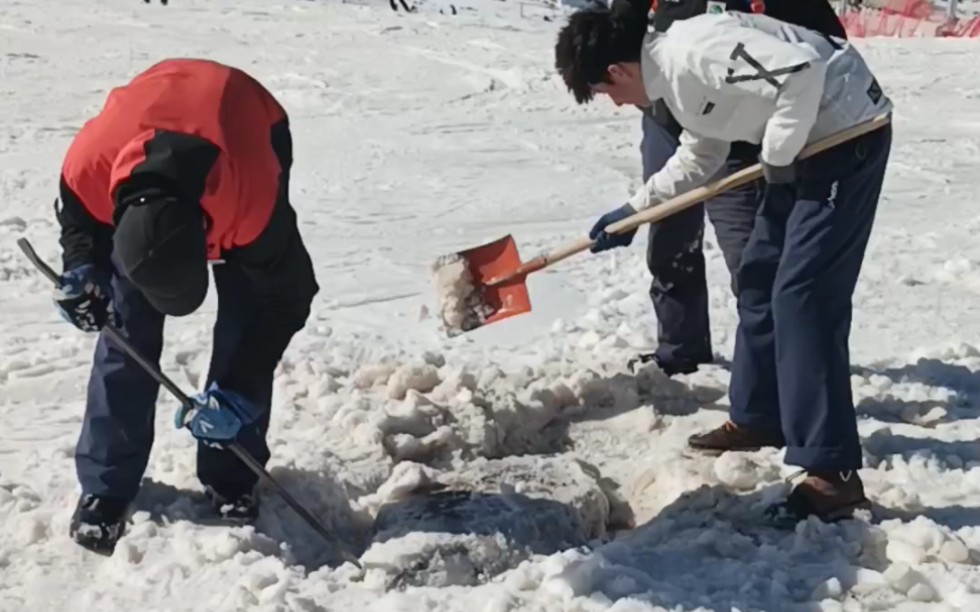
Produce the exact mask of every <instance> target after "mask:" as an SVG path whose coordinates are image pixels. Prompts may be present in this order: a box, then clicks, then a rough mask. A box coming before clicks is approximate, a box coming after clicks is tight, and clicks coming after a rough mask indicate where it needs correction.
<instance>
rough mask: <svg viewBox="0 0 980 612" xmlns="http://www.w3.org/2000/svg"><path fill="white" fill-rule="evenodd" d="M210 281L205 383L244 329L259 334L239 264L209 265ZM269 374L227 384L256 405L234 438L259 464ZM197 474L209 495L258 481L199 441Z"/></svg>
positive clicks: (235, 492) (263, 456)
mask: <svg viewBox="0 0 980 612" xmlns="http://www.w3.org/2000/svg"><path fill="white" fill-rule="evenodd" d="M214 286H215V290H216V291H217V293H218V316H217V319H216V321H215V324H214V346H213V348H212V351H211V365H210V368H209V371H208V378H207V384H206V387H207V386H210V384H211V383H212V382H213V381H214V380H216V379H220V378H223V377H224V373H225V368H227V367H228V364H230V363H231V362H232V359H231V356H232V355H233V354H234V353H235V351H237V350H238V346H239V344H240V343H241V339H242V337H243V335H244V334H247V333H261V331H260V330H256V329H249V327H250V324H253V323H255V320H254V317H253V316H251V308H250V305H251V304H252V302H253V301H254V297H253V296H252V295H251V294H250V293H249V291H248V279H247V278H246V277H245V274H244V273H243V272H242V271H241V269H239V268H238V266H236V265H234V264H231V263H226V264H221V265H217V266H215V267H214ZM272 379H273V372H272V371H270V372H268V374H267V375H264V376H263V377H262V379H261V380H259V379H256V380H253V381H251V385H250V388H248V389H233V391H235V392H238V393H241V394H242V395H243V396H244V397H245V398H246V399H248V400H249V401H250V402H252V403H253V404H254V405H255V406H257V407H258V408H259V409H260V410H261V414H260V417H259V420H258V421H257V422H256V423H255V424H253V425H251V426H247V427H243V428H242V430H241V432H240V433H239V435H238V438H237V439H236V441H237V442H238V444H239V445H241V446H242V448H244V449H245V450H246V451H248V452H249V453H250V454H251V455H252V456H253V457H255V459H256V460H257V461H258V462H259V463H260V464H262V465H263V466H264V465H265V464H266V463H267V462H268V461H269V456H270V453H269V447H268V445H267V444H266V440H265V434H266V432H267V431H268V428H269V410H270V407H271V403H272ZM197 475H198V478H199V479H200V481H201V484H203V485H204V486H205V487H206V488H207V489H209V492H210V493H211V494H216V495H217V496H219V497H221V498H222V499H224V500H228V501H234V500H237V499H238V498H240V497H242V496H243V495H250V494H251V493H252V489H253V488H254V487H255V484H256V483H257V481H258V476H256V475H255V474H254V473H253V472H252V471H251V470H250V469H249V468H248V467H247V466H246V465H245V464H244V463H242V462H241V461H239V459H238V458H237V457H236V456H235V455H234V454H233V453H232V452H231V451H229V450H224V449H218V448H212V447H210V446H207V445H206V444H204V443H203V442H199V443H198V446H197Z"/></svg>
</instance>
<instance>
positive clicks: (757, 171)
mask: <svg viewBox="0 0 980 612" xmlns="http://www.w3.org/2000/svg"><path fill="white" fill-rule="evenodd" d="M889 121H891V113H885V114H883V115H878V116H877V117H875V118H874V119H871V120H870V121H865V122H864V123H859V124H857V125H855V126H854V127H850V128H848V129H846V130H841V131H840V132H836V133H834V134H831V135H830V136H827V137H826V138H823V139H821V140H818V141H817V142H814V143H813V144H810V145H808V146H806V147H804V148H803V150H802V151H801V152H800V155H799V156H798V159H806V158H807V157H810V156H812V155H816V154H817V153H822V152H823V151H826V150H827V149H830V148H832V147H836V146H837V145H839V144H841V143H844V142H847V141H848V140H852V139H854V138H857V137H858V136H863V135H865V134H867V133H868V132H873V131H875V130H877V129H878V128H881V127H884V126H885V125H887V124H888V122H889ZM761 176H762V165H761V164H752V165H751V166H749V167H748V168H743V169H742V170H739V171H738V172H736V173H734V174H730V175H728V176H726V177H725V178H723V179H719V180H717V181H714V182H712V183H708V184H707V185H704V186H702V187H698V188H696V189H692V190H691V191H688V192H686V193H683V194H681V195H679V196H677V197H675V198H671V199H669V200H667V201H666V202H663V203H662V204H657V205H655V206H651V207H650V208H647V209H646V210H641V211H640V212H638V213H636V214H635V215H632V216H630V217H627V218H625V219H622V220H620V221H617V222H616V223H612V224H610V225H608V226H607V227H606V233H608V234H618V233H620V232H624V231H629V230H631V229H634V228H636V227H639V226H640V225H643V224H644V223H653V222H655V221H660V220H662V219H665V218H667V217H669V216H670V215H672V214H674V213H677V212H680V211H682V210H684V209H685V208H690V207H691V206H694V205H695V204H698V203H700V202H703V201H705V200H708V199H710V198H712V197H714V196H716V195H719V194H722V193H725V192H726V191H729V190H731V189H735V188H736V187H741V186H742V185H745V184H747V183H751V182H752V181H754V180H756V179H757V178H759V177H761Z"/></svg>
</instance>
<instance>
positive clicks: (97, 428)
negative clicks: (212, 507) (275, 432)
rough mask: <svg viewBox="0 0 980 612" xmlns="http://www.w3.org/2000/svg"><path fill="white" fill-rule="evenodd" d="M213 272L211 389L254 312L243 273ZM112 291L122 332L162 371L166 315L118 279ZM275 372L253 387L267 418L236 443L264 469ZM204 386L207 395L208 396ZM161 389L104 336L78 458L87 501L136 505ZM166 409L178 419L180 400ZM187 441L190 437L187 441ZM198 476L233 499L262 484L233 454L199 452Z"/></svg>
mask: <svg viewBox="0 0 980 612" xmlns="http://www.w3.org/2000/svg"><path fill="white" fill-rule="evenodd" d="M213 270H214V283H215V289H216V290H217V294H218V316H217V320H216V322H215V325H214V346H213V349H212V353H211V366H210V371H209V373H208V380H207V385H210V383H211V381H212V380H214V379H215V378H216V377H220V376H221V373H222V368H224V367H226V364H228V363H231V359H230V358H229V357H230V356H231V355H232V354H233V353H234V351H235V350H236V348H237V346H238V343H239V341H240V339H241V338H242V337H243V334H245V333H255V330H249V329H246V322H247V321H248V320H249V317H248V308H249V305H250V304H252V303H254V299H252V298H251V297H250V296H249V295H247V291H248V290H247V283H246V281H245V279H244V278H243V274H244V273H243V272H242V271H241V269H240V268H238V267H237V266H235V265H234V264H231V263H225V264H220V265H217V266H215V267H214V268H213ZM112 286H113V290H114V292H115V295H114V302H113V303H114V307H115V308H116V310H117V312H118V313H119V314H120V317H121V319H122V326H121V331H122V333H123V335H124V336H126V338H127V339H128V340H129V341H130V343H132V345H133V346H134V347H135V348H136V350H138V351H139V352H140V353H142V354H143V355H144V356H145V357H146V359H147V360H149V361H150V362H151V363H154V364H156V363H158V362H159V359H160V353H161V351H162V349H163V322H164V318H165V317H164V315H163V314H161V313H159V312H157V311H156V310H155V309H154V308H153V307H152V306H151V305H150V304H149V302H147V301H146V299H145V298H144V297H143V295H142V294H141V293H140V292H139V290H137V289H136V288H135V287H134V286H133V285H132V284H131V283H130V282H129V281H127V280H126V278H125V277H123V276H122V275H121V274H119V273H118V271H116V272H114V274H113V279H112ZM272 379H273V372H272V371H270V372H269V373H268V376H267V377H265V378H263V379H262V380H256V381H254V385H252V386H251V389H249V392H248V394H247V397H248V399H249V400H251V401H253V402H254V403H255V404H256V405H257V406H259V407H260V408H264V409H265V410H264V413H263V414H262V416H261V418H260V419H259V420H258V422H257V423H255V424H253V425H251V426H249V427H247V428H243V429H242V432H241V433H240V434H239V437H238V440H237V441H238V443H239V444H240V445H241V446H242V447H244V448H245V450H247V451H249V452H250V453H252V455H253V456H254V457H255V458H256V459H257V460H258V461H259V462H260V463H261V464H263V465H265V463H266V462H267V461H268V460H269V456H270V453H269V448H268V446H267V445H266V441H265V434H266V432H267V431H268V427H269V408H270V404H271V401H272ZM207 385H205V388H207ZM159 388H160V385H159V384H157V382H156V381H154V380H153V378H151V377H150V376H149V375H148V374H147V373H146V372H145V371H144V370H143V369H142V368H140V366H139V365H137V364H136V363H135V362H134V361H133V360H132V359H130V358H129V357H127V356H126V354H125V353H123V352H122V350H121V349H120V348H118V347H117V346H115V345H114V344H113V343H112V342H110V341H109V340H108V338H107V337H106V335H105V334H101V335H100V337H99V340H98V343H97V345H96V349H95V358H94V361H93V366H92V373H91V376H90V378H89V384H88V400H87V404H86V408H85V418H84V422H83V424H82V432H81V436H80V438H79V440H78V445H77V447H76V451H75V467H76V470H77V473H78V479H79V482H80V483H81V485H82V492H83V493H84V494H94V495H99V496H107V497H119V498H125V499H132V498H133V497H135V496H136V492H137V490H138V489H139V485H140V481H141V480H142V478H143V473H144V471H145V470H146V464H147V460H148V459H149V456H150V448H151V446H152V444H153V419H154V415H155V408H156V403H157V393H158V391H159ZM164 405H166V406H169V407H170V408H172V409H173V410H174V411H176V409H177V400H176V399H174V398H171V397H170V395H169V393H168V394H167V395H166V401H165V402H164ZM187 435H188V436H189V435H190V433H187ZM197 474H198V478H199V479H200V481H201V483H202V484H203V485H205V486H209V487H212V488H213V489H214V490H215V491H217V492H218V493H219V494H221V495H223V496H225V497H229V498H233V497H236V496H237V495H239V494H241V493H245V492H249V491H250V490H251V488H252V487H253V486H254V485H255V483H256V480H257V477H256V476H255V475H254V474H253V473H252V472H251V471H250V470H249V469H248V468H247V467H245V465H244V464H243V463H241V462H240V461H239V460H238V458H237V457H235V456H234V455H233V454H232V453H231V452H230V451H223V450H217V449H213V448H209V447H207V446H205V445H203V444H198V447H197Z"/></svg>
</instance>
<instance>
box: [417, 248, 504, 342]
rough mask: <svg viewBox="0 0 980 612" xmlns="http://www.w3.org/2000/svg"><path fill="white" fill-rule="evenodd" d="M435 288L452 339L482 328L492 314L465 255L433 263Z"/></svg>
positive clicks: (440, 310) (446, 329)
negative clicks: (474, 280) (475, 283)
mask: <svg viewBox="0 0 980 612" xmlns="http://www.w3.org/2000/svg"><path fill="white" fill-rule="evenodd" d="M432 284H433V285H434V286H435V289H436V296H437V298H438V300H439V317H440V319H441V320H442V325H443V329H444V330H445V331H446V335H448V336H449V337H453V336H458V335H459V334H462V333H463V332H466V331H469V330H471V329H476V328H477V327H480V326H481V325H483V324H484V323H485V322H486V319H487V317H488V316H489V315H490V314H491V312H490V308H489V306H487V304H485V303H484V302H483V299H482V296H481V295H480V291H479V289H477V287H476V286H475V285H474V282H473V274H472V272H471V271H470V268H469V265H468V263H467V261H466V258H465V257H464V256H463V255H462V254H461V253H451V254H449V255H443V256H442V257H439V258H438V259H436V261H435V262H433V264H432Z"/></svg>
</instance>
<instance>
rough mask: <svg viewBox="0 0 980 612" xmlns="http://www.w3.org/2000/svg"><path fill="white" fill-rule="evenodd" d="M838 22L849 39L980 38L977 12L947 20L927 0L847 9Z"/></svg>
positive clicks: (904, 0) (979, 18)
mask: <svg viewBox="0 0 980 612" xmlns="http://www.w3.org/2000/svg"><path fill="white" fill-rule="evenodd" d="M841 22H842V23H843V24H844V29H846V30H847V35H848V36H849V37H851V38H864V37H871V36H891V37H901V38H907V37H954V38H977V37H980V15H977V16H972V17H964V18H960V19H949V18H948V17H947V15H946V14H945V12H944V11H943V10H937V9H936V8H934V7H933V5H932V3H931V2H930V1H929V0H889V1H888V2H886V3H885V4H884V5H883V6H881V7H880V8H874V9H871V8H861V9H858V10H848V11H847V12H846V13H844V14H843V15H841Z"/></svg>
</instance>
